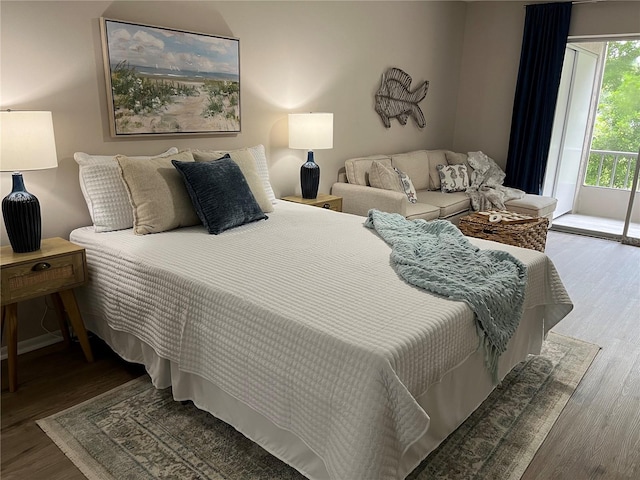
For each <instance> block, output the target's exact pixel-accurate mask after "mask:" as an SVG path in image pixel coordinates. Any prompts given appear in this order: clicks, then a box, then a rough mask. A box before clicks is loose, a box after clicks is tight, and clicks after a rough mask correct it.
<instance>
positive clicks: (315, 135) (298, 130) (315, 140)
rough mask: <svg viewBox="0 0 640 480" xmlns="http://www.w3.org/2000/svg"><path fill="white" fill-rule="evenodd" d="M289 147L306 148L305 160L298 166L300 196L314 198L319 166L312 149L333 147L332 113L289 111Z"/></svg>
mask: <svg viewBox="0 0 640 480" xmlns="http://www.w3.org/2000/svg"><path fill="white" fill-rule="evenodd" d="M289 148H299V149H303V150H308V154H307V161H306V162H305V163H304V164H303V165H302V167H300V187H301V188H302V198H309V199H312V198H316V197H317V196H318V185H319V183H320V167H319V166H318V164H317V163H316V162H315V161H314V158H313V150H320V149H326V148H333V113H290V114H289Z"/></svg>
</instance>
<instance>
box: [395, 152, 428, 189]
mask: <svg viewBox="0 0 640 480" xmlns="http://www.w3.org/2000/svg"><path fill="white" fill-rule="evenodd" d="M391 162H392V163H393V166H394V167H396V168H397V169H398V170H401V171H403V172H405V173H406V174H407V175H409V178H410V179H411V182H413V186H414V187H415V188H416V190H425V189H428V188H429V157H428V156H427V151H426V150H416V151H414V152H408V153H399V154H397V155H392V156H391Z"/></svg>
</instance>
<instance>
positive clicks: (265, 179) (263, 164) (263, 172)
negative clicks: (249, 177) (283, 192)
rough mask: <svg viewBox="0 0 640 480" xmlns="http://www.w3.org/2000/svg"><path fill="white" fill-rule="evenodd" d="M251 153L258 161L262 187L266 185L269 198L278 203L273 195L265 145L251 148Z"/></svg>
mask: <svg viewBox="0 0 640 480" xmlns="http://www.w3.org/2000/svg"><path fill="white" fill-rule="evenodd" d="M249 152H251V155H253V158H254V159H255V161H256V168H257V169H258V175H259V176H260V178H261V179H262V185H264V191H265V192H266V193H267V197H269V200H270V201H271V203H276V196H275V194H274V193H273V189H272V188H271V181H270V180H269V166H268V165H267V154H266V152H265V150H264V145H256V146H255V147H249Z"/></svg>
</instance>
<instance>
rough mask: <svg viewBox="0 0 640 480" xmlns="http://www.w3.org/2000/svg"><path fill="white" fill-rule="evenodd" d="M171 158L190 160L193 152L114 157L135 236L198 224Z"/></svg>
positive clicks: (182, 160)
mask: <svg viewBox="0 0 640 480" xmlns="http://www.w3.org/2000/svg"><path fill="white" fill-rule="evenodd" d="M171 160H179V161H181V162H193V155H191V152H179V153H176V154H172V155H165V156H161V157H155V158H150V159H148V160H134V159H131V158H129V157H126V156H124V155H118V156H116V161H117V162H118V165H119V166H120V173H121V174H122V179H123V180H124V183H125V185H126V187H127V191H128V193H129V200H131V206H132V207H133V232H134V233H135V234H136V235H146V234H147V233H159V232H165V231H167V230H172V229H174V228H179V227H189V226H191V225H198V224H199V223H201V222H200V219H199V218H198V215H197V214H196V211H195V209H194V208H193V205H192V203H191V198H190V197H189V193H188V192H187V187H185V185H184V180H182V176H181V175H180V172H178V171H177V170H176V169H175V168H174V166H173V164H172V163H171Z"/></svg>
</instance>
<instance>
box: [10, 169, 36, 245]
mask: <svg viewBox="0 0 640 480" xmlns="http://www.w3.org/2000/svg"><path fill="white" fill-rule="evenodd" d="M12 180H13V189H12V191H11V193H10V194H9V195H7V196H6V197H4V199H3V200H2V216H3V218H4V226H5V227H6V229H7V236H8V237H9V242H11V248H12V249H13V251H14V252H16V253H27V252H35V251H36V250H39V249H40V239H41V237H42V220H41V217H40V202H38V199H37V198H36V197H35V196H34V195H31V194H30V193H29V192H27V190H26V189H25V188H24V181H23V179H22V174H21V173H14V174H13V176H12Z"/></svg>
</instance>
